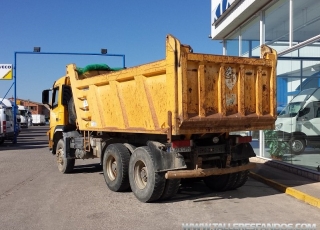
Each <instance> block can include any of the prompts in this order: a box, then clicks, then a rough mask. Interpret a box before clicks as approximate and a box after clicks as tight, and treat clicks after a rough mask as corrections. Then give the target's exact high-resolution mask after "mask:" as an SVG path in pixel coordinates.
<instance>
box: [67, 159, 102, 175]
mask: <svg viewBox="0 0 320 230" xmlns="http://www.w3.org/2000/svg"><path fill="white" fill-rule="evenodd" d="M76 163H77V160H76ZM98 172H102V166H101V165H100V164H99V163H98V164H87V165H75V166H74V168H73V171H72V173H71V174H79V173H98Z"/></svg>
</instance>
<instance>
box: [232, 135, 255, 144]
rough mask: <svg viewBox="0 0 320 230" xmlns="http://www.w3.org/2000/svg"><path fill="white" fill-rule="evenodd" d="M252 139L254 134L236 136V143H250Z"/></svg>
mask: <svg viewBox="0 0 320 230" xmlns="http://www.w3.org/2000/svg"><path fill="white" fill-rule="evenodd" d="M251 141H252V136H246V137H237V138H236V143H237V144H241V143H249V142H251Z"/></svg>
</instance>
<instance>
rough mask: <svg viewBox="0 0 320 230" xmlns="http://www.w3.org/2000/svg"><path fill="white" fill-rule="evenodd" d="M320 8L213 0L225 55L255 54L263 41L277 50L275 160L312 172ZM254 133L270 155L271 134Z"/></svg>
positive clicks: (293, 1) (317, 146)
mask: <svg viewBox="0 0 320 230" xmlns="http://www.w3.org/2000/svg"><path fill="white" fill-rule="evenodd" d="M319 12H320V1H319V0H211V34H210V37H211V39H213V40H219V41H222V44H223V55H231V56H241V57H259V56H260V46H261V45H262V44H266V45H268V46H270V47H271V48H273V49H275V50H276V51H277V53H278V64H277V106H278V108H277V109H278V112H279V115H278V118H277V121H276V130H277V131H275V132H276V134H277V140H278V142H279V143H278V144H279V146H281V147H283V153H281V154H280V155H281V158H279V160H281V162H284V164H290V165H294V166H295V167H297V168H299V167H301V168H303V169H306V170H311V171H315V172H316V171H317V170H318V171H319V170H320V169H319V165H320V91H319V96H316V94H317V91H316V88H317V87H320V78H319V77H320V58H319V57H320V14H319ZM304 90H305V91H304ZM298 94H300V97H298V96H297V97H296V99H294V100H292V99H293V98H294V97H295V96H296V95H298ZM302 96H303V97H302ZM297 98H300V99H299V100H297ZM310 98H313V99H312V101H310ZM291 100H292V101H291ZM318 112H319V113H318ZM253 136H254V137H255V138H256V140H255V143H253V145H254V146H255V144H256V148H255V152H256V154H257V156H260V157H265V158H271V157H272V153H271V150H270V146H268V140H269V139H268V138H272V137H274V136H271V137H270V136H267V135H266V131H263V130H261V131H257V132H253ZM282 143H287V145H281V144H282Z"/></svg>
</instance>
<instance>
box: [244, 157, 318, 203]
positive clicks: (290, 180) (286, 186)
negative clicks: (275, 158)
mask: <svg viewBox="0 0 320 230" xmlns="http://www.w3.org/2000/svg"><path fill="white" fill-rule="evenodd" d="M250 161H251V162H254V163H256V164H257V167H256V168H254V169H252V170H250V177H252V178H254V179H256V180H259V181H261V182H263V183H265V184H268V185H269V186H271V187H273V188H275V189H276V190H278V191H281V192H284V193H286V194H288V195H290V196H293V197H295V198H296V199H299V200H302V201H304V202H306V203H308V204H310V205H313V206H316V207H318V208H320V182H319V181H316V180H311V179H308V178H306V177H303V176H299V175H297V174H294V173H290V172H287V171H284V170H282V169H279V168H277V167H271V166H269V165H276V164H271V163H272V161H268V160H264V159H262V158H258V157H254V158H251V159H250ZM285 167H288V166H287V165H285ZM293 170H295V169H293ZM306 173H308V172H306Z"/></svg>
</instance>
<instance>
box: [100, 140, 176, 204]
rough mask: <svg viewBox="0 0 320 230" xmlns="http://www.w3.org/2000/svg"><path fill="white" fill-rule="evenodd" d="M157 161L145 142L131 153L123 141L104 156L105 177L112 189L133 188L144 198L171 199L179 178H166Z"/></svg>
mask: <svg viewBox="0 0 320 230" xmlns="http://www.w3.org/2000/svg"><path fill="white" fill-rule="evenodd" d="M155 165H156V162H155V157H154V155H153V153H152V152H151V151H150V149H149V148H148V147H146V146H144V147H139V148H136V149H135V150H134V151H133V153H132V155H131V156H130V152H129V150H128V149H127V148H126V147H125V146H124V145H123V144H111V145H109V146H108V147H107V148H106V151H105V154H104V157H103V173H104V178H105V181H106V184H107V186H108V187H109V188H110V190H112V191H115V192H121V191H125V190H128V189H129V188H131V190H132V192H133V193H134V195H135V196H136V197H137V198H138V200H140V201H142V202H153V201H156V200H166V199H170V198H171V197H173V196H174V195H175V194H176V193H177V192H178V189H179V186H180V180H166V179H165V177H164V173H159V172H157V171H156V167H155Z"/></svg>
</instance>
